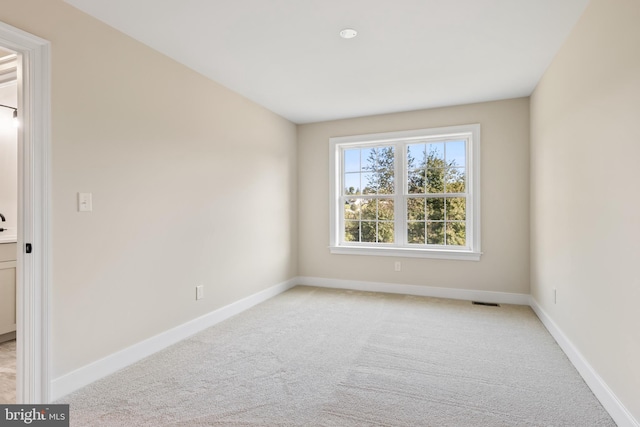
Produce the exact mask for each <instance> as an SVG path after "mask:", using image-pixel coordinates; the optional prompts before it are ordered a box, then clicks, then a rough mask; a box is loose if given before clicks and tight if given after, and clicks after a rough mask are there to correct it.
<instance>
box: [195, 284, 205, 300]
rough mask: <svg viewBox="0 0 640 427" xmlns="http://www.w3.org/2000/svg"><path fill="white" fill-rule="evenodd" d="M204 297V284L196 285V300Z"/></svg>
mask: <svg viewBox="0 0 640 427" xmlns="http://www.w3.org/2000/svg"><path fill="white" fill-rule="evenodd" d="M202 298H204V285H198V286H196V300H199V299H202Z"/></svg>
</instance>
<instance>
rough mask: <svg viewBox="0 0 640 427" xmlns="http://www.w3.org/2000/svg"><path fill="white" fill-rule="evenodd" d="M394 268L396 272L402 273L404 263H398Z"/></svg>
mask: <svg viewBox="0 0 640 427" xmlns="http://www.w3.org/2000/svg"><path fill="white" fill-rule="evenodd" d="M394 268H395V270H396V271H402V263H401V262H400V261H396V263H395V265H394Z"/></svg>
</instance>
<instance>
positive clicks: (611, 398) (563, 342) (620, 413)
mask: <svg viewBox="0 0 640 427" xmlns="http://www.w3.org/2000/svg"><path fill="white" fill-rule="evenodd" d="M529 305H530V306H531V308H532V309H533V311H534V312H535V313H536V315H537V316H538V318H539V319H540V321H541V322H542V324H543V325H544V326H545V328H547V330H548V331H549V333H550V334H551V336H552V337H553V338H554V339H555V340H556V342H557V343H558V345H559V346H560V348H561V349H562V351H564V353H565V354H566V355H567V357H568V358H569V360H570V361H571V363H572V364H573V366H575V368H576V369H577V370H578V372H579V373H580V375H581V376H582V378H583V379H584V381H585V382H586V383H587V385H588V386H589V388H590V389H591V391H592V392H593V394H594V395H595V396H596V397H597V398H598V400H599V401H600V403H601V404H602V406H603V407H604V408H605V409H606V410H607V412H609V415H611V418H613V420H614V421H615V422H616V424H617V425H618V426H619V427H640V423H639V422H638V420H636V419H635V418H634V417H633V415H631V413H630V412H629V411H628V410H627V408H626V407H625V406H624V405H623V404H622V402H620V400H618V398H617V397H616V395H615V394H614V393H613V391H611V389H610V388H609V386H607V384H606V383H605V382H604V380H603V379H602V378H601V377H600V375H598V373H597V372H596V371H595V370H594V369H593V367H592V366H591V365H590V364H589V362H587V360H586V359H585V358H584V356H583V355H582V353H580V351H578V349H577V348H576V347H575V346H574V345H573V343H572V342H571V341H570V340H569V338H567V336H566V335H565V334H564V333H563V332H562V330H561V329H560V328H559V327H558V325H557V324H556V323H555V322H554V321H553V320H552V319H551V317H549V315H548V314H547V313H546V312H545V311H544V310H543V309H542V307H540V305H539V304H538V302H537V301H536V300H535V298H533V297H530V301H529Z"/></svg>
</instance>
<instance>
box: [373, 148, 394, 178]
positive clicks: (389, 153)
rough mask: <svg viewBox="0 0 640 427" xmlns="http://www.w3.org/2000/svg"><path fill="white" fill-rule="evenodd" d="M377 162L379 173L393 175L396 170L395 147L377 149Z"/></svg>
mask: <svg viewBox="0 0 640 427" xmlns="http://www.w3.org/2000/svg"><path fill="white" fill-rule="evenodd" d="M375 152H376V155H377V160H376V170H378V171H382V170H384V171H391V173H393V169H394V164H393V163H394V161H395V155H394V147H380V148H376V149H375Z"/></svg>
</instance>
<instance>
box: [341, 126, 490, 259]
mask: <svg viewBox="0 0 640 427" xmlns="http://www.w3.org/2000/svg"><path fill="white" fill-rule="evenodd" d="M479 149H480V125H478V124H475V125H465V126H453V127H446V128H437V129H422V130H415V131H406V132H391V133H383V134H371V135H358V136H347V137H337V138H331V139H330V154H331V161H330V167H331V239H330V244H331V252H332V253H346V254H358V255H388V256H413V257H426V258H428V257H431V258H452V259H470V260H479V259H480V194H479V189H480V181H479V178H480V162H479V160H480V159H479V154H480V152H479Z"/></svg>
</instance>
